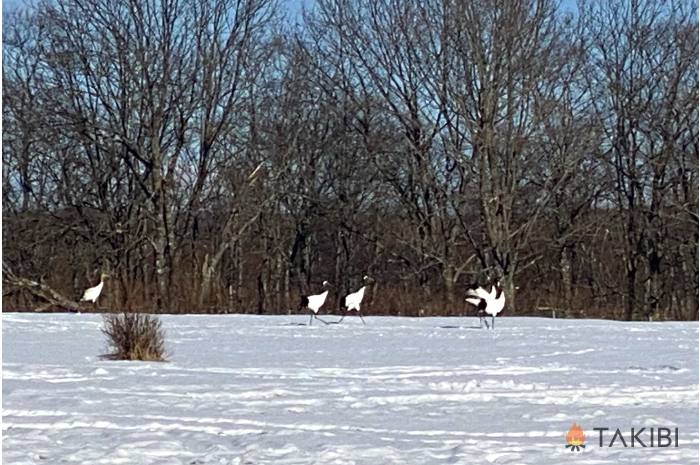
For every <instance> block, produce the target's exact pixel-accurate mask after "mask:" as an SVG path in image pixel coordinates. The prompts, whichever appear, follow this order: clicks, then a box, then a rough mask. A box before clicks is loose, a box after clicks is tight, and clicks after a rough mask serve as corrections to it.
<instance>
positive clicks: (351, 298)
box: [338, 276, 372, 325]
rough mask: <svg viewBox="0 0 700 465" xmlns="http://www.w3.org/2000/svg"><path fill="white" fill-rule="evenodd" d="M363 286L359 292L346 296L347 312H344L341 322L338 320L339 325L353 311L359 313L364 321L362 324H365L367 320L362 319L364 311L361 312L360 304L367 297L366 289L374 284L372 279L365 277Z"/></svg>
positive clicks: (345, 305)
mask: <svg viewBox="0 0 700 465" xmlns="http://www.w3.org/2000/svg"><path fill="white" fill-rule="evenodd" d="M362 281H363V283H364V284H363V285H362V287H361V288H360V289H358V290H357V291H355V292H353V293H352V294H348V295H346V296H345V300H344V301H343V303H344V307H345V311H344V312H343V316H342V317H340V320H338V323H340V322H341V321H343V318H345V315H347V314H348V312H351V311H353V310H354V311H357V315H358V316H359V317H360V320H362V324H363V325H364V324H366V323H365V319H364V318H362V310H360V304H361V303H362V298H363V297H364V296H365V289H366V288H367V285H368V284H370V283H371V282H372V278H370V277H369V276H365V277H364V278H362Z"/></svg>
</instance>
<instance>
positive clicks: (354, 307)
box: [80, 273, 506, 329]
mask: <svg viewBox="0 0 700 465" xmlns="http://www.w3.org/2000/svg"><path fill="white" fill-rule="evenodd" d="M107 277H109V275H108V274H107V273H102V275H101V276H100V283H99V284H98V285H97V286H94V287H91V288H89V289H86V290H85V292H84V293H83V297H82V298H81V299H80V300H81V302H84V301H87V302H92V303H93V305H94V304H95V303H96V302H97V299H98V298H99V297H100V294H101V293H102V288H103V287H104V281H105V278H107ZM373 282H374V280H373V279H372V278H370V277H369V276H365V277H363V278H362V287H360V288H359V289H358V290H357V291H355V292H352V293H350V294H348V295H346V296H345V298H344V299H343V315H342V316H341V317H340V320H338V321H336V322H333V323H336V324H337V323H340V322H342V321H343V319H344V318H345V316H346V315H347V314H348V313H350V312H357V316H359V317H360V320H362V324H366V323H365V319H364V318H362V310H361V307H360V304H361V303H362V299H363V298H364V296H365V289H366V288H367V286H368V285H370V284H372V283H373ZM322 287H323V289H324V291H323V292H321V293H320V294H315V295H307V296H302V298H301V302H300V303H299V308H298V310H299V311H302V310H309V311H310V312H311V316H310V318H309V326H311V325H312V324H313V321H314V319H317V320H319V321H321V322H322V323H325V324H329V323H330V322H328V321H325V320H324V319H322V318H320V317H319V316H318V312H319V310H320V309H321V307H323V304H324V303H326V298H327V297H328V288H329V287H331V284H330V283H329V282H328V281H323V284H322ZM465 301H466V302H468V303H470V304H471V305H473V306H475V307H476V308H477V309H478V312H479V323H480V326H482V327H483V324H484V322H485V323H486V328H487V329H488V328H492V329H493V328H495V326H496V315H498V314H499V313H500V312H501V311H502V310H503V307H504V306H505V304H506V296H505V294H504V293H503V288H501V283H500V281H498V280H496V281H495V283H493V282H492V284H491V289H490V290H486V289H484V288H483V287H480V286H473V287H471V288H470V289H469V290H468V291H467V298H466V299H465ZM486 315H491V326H489V322H488V320H487V319H486V318H485V317H486Z"/></svg>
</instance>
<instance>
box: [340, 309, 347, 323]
mask: <svg viewBox="0 0 700 465" xmlns="http://www.w3.org/2000/svg"><path fill="white" fill-rule="evenodd" d="M347 314H348V312H347V310H346V311H344V312H343V316H341V317H340V320H338V323H339V324H340V323H342V322H343V318H345V315H347Z"/></svg>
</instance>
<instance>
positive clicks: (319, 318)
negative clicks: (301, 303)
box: [314, 314, 328, 325]
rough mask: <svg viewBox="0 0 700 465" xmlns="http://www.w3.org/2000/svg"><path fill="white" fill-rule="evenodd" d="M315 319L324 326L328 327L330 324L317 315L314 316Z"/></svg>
mask: <svg viewBox="0 0 700 465" xmlns="http://www.w3.org/2000/svg"><path fill="white" fill-rule="evenodd" d="M314 318H316V319H317V320H318V321H320V322H321V323H323V324H324V325H327V324H328V322H327V321H326V320H324V319H323V318H321V317H319V316H317V315H316V314H314Z"/></svg>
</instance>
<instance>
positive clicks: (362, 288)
mask: <svg viewBox="0 0 700 465" xmlns="http://www.w3.org/2000/svg"><path fill="white" fill-rule="evenodd" d="M366 287H367V286H362V287H361V288H360V290H358V291H357V295H358V296H359V297H360V298H362V297H364V295H365V288H366Z"/></svg>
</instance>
